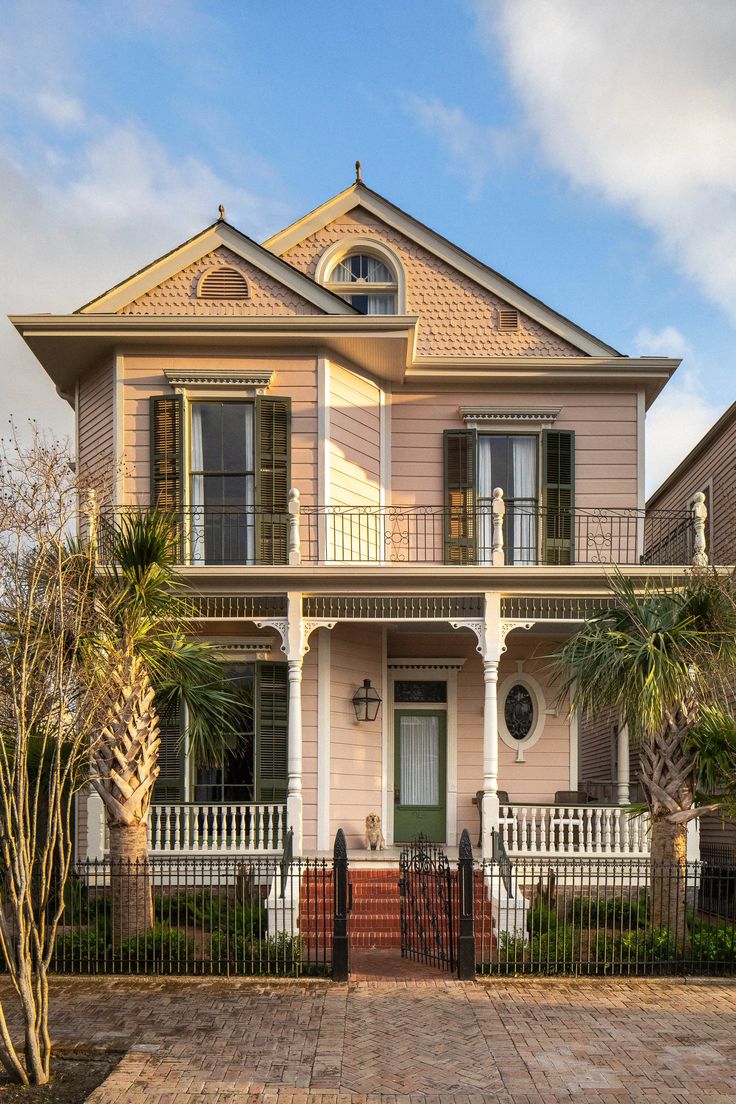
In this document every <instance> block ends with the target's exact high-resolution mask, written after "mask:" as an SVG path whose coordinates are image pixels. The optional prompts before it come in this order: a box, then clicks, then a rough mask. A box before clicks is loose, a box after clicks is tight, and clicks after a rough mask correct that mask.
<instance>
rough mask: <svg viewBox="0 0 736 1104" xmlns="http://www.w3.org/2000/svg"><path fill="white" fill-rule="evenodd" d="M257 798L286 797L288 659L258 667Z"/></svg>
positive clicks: (282, 799)
mask: <svg viewBox="0 0 736 1104" xmlns="http://www.w3.org/2000/svg"><path fill="white" fill-rule="evenodd" d="M255 700H256V782H257V795H256V797H257V800H258V801H285V800H286V791H287V787H288V780H289V732H288V721H289V679H288V668H287V665H286V664H285V663H259V664H258V665H257V668H256V697H255Z"/></svg>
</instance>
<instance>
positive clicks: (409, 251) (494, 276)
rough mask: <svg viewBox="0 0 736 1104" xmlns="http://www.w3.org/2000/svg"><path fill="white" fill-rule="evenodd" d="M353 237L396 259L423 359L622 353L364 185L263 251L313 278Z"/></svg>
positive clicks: (267, 244)
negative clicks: (513, 318) (512, 326)
mask: <svg viewBox="0 0 736 1104" xmlns="http://www.w3.org/2000/svg"><path fill="white" fill-rule="evenodd" d="M351 234H355V235H356V236H358V235H360V236H361V237H364V238H365V237H370V236H375V237H376V240H379V239H380V240H381V241H383V242H385V243H386V244H387V245H388V246H389V247H390V248H395V250H396V251H397V253H398V254H399V257H400V261H401V264H402V265H403V266H404V268H405V275H406V285H407V286H406V299H407V302H406V311H407V313H410V314H416V315H418V316H419V319H420V324H419V334H418V345H417V350H416V351H417V353H418V355H420V356H445V357H447V356H460V357H464V356H490V357H496V356H509V355H511V356H532V357H535V356H554V357H558V356H570V357H572V356H574V357H579V356H580V355H581V354H583V355H585V356H592V357H606V358H609V357H611V356H614V357H618V356H620V355H621V354H620V353H618V352H617V351H616V350H615V349H613V348H612V347H611V346H610V345H607V344H605V343H604V342H602V341H600V340H598V338H596V337H594V336H593V335H592V334H590V333H588V332H587V331H586V330H584V329H582V327H580V326H577V325H575V323H573V322H571V321H570V320H569V319H568V318H565V317H564V316H563V315H561V314H559V313H558V312H557V311H555V310H553V309H552V308H550V307H548V306H547V305H546V304H545V303H542V302H541V301H540V300H539V299H536V298H535V297H534V296H533V295H530V294H529V293H528V292H526V291H524V290H523V288H520V287H519V286H518V285H516V284H514V283H513V282H512V281H511V280H507V279H506V278H505V277H504V276H502V275H501V274H500V273H498V272H496V271H495V270H494V269H492V268H489V267H488V265H485V264H483V263H482V262H481V261H479V260H477V259H476V258H475V257H472V256H471V255H470V254H469V253H466V252H465V251H464V250H463V249H461V248H460V247H459V246H456V245H454V244H453V243H452V242H450V241H448V240H447V239H446V238H443V237H442V235H441V234H438V233H436V232H435V231H434V230H431V229H430V228H429V227H427V226H425V225H424V224H423V223H421V222H419V221H418V220H417V219H415V218H413V217H412V216H411V215H408V214H406V212H405V211H402V210H401V209H400V208H399V207H396V205H395V204H393V203H391V202H390V201H389V200H387V199H385V198H384V197H383V196H381V195H379V194H378V193H377V192H374V191H372V189H370V188H368V187H366V186H365V184H364V183H363V182H362V180H359V181H357V182H356V183H355V184H354V185H352V186H351V187H349V188H346V189H345V191H344V192H341V193H340V194H339V195H337V196H335V197H333V199H331V200H329V201H328V202H327V203H324V204H323V205H322V206H321V207H318V208H317V209H316V210H314V211H312V212H311V213H310V214H308V215H305V216H304V217H303V218H301V219H299V220H298V221H297V222H295V223H293V224H292V225H291V226H288V227H286V229H284V230H282V231H280V232H279V233H278V234H275V235H274V236H273V237H271V238H269V239H268V240H267V241H266V242H264V246H265V247H266V248H267V249H269V250H271V251H272V252H273V253H274V254H276V255H277V256H280V257H283V258H284V259H285V260H288V261H289V262H290V263H291V264H293V265H295V266H296V267H299V268H302V269H303V271H305V272H306V273H308V274H309V275H312V276H313V275H314V274H315V272H316V270H317V264H318V259H319V255H320V254H321V253H323V252H324V250H325V249H327V248H328V247H329V245H331V244H334V242H335V241H337V240H339V237H340V235H344V236H349V235H351ZM509 307H510V308H513V309H515V310H516V311H518V313H519V327H518V329H517V330H504V329H499V326H498V321H499V319H498V312H499V310H500V309H503V308H509ZM400 309H401V308H400Z"/></svg>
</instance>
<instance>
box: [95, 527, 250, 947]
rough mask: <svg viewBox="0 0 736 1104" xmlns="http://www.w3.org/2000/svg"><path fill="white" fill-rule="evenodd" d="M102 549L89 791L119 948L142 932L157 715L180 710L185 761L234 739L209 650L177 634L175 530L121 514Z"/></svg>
mask: <svg viewBox="0 0 736 1104" xmlns="http://www.w3.org/2000/svg"><path fill="white" fill-rule="evenodd" d="M107 539H108V556H107V557H106V558H107V559H108V561H109V562H108V565H107V566H106V567H104V568H103V569H102V571H101V573H100V578H99V584H98V588H97V595H96V597H97V604H98V610H99V624H98V626H97V628H96V631H95V634H94V638H93V640H92V641H91V642H90V645H89V656H90V662H89V669H90V671H91V674H92V678H93V679H94V680H95V681H96V682H97V683H98V684H101V685H103V686H104V694H103V698H102V704H101V709H100V718H101V723H100V734H99V738H98V739H97V740H96V742H95V744H94V745H93V748H92V755H91V759H92V762H91V776H90V781H91V783H92V785H93V786H94V788H95V790H96V791H97V793H98V794H99V795H100V797H101V798H102V801H103V802H104V805H105V810H106V814H107V824H108V830H109V835H110V858H111V863H112V868H113V878H112V915H113V924H112V927H113V938H114V939H115V940H122V939H127V938H130V937H131V936H133V935H139V934H141V933H143V932H145V931H146V930H148V929H149V927H150V926H151V923H152V908H151V892H150V883H149V877H148V864H147V858H148V845H147V838H146V828H147V820H148V811H149V808H150V804H151V797H152V794H153V787H154V784H155V782H156V778H157V776H158V773H159V766H158V753H159V744H160V739H159V709H164V708H166V707H167V706H171V705H172V704H174V703H180V702H182V701H183V702H184V703H185V704H186V707H187V738H188V740H189V745H190V748H191V749H192V754H193V758H194V759H195V760H196V761H199V762H216V761H218V759H219V758H220V757H221V756H222V752H223V747H224V736H226V735H227V734H228V733H230V732H231V731H233V730H234V721H235V717H236V711H237V700H236V698H235V696H234V695H233V694H232V693H230V692H229V690H228V689H227V688H226V685H225V683H224V681H223V675H222V665H221V664H220V663H219V661H218V659H217V656H216V652H215V650H214V648H213V647H212V646H211V645H209V644H208V643H206V642H205V641H201V640H195V639H192V638H190V637H188V636H187V634H186V632H185V631H184V629H183V627H182V624H183V623H184V619H185V618H186V617H187V615H190V614H191V599H189V598H188V596H187V591H186V589H185V587H184V585H183V584H182V582H181V581H180V579H179V578H178V577H177V574H176V572H175V570H174V564H175V562H176V551H177V541H178V535H177V527H176V524H175V522H174V521H173V520H172V519H171V518H169V517H168V516H167V515H164V514H161V513H158V512H156V511H153V512H151V513H131V514H125V515H123V516H122V517H121V518H120V519H118V520H117V521H116V522H115V523H114V524H112V525H111V527H110V530H109V532H108V533H107Z"/></svg>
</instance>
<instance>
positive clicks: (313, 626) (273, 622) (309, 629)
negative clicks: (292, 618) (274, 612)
mask: <svg viewBox="0 0 736 1104" xmlns="http://www.w3.org/2000/svg"><path fill="white" fill-rule="evenodd" d="M253 624H254V625H255V626H256V628H258V629H273V630H274V631H275V632H277V633H278V634H279V636H280V637H281V644H280V645H279V651H281V652H283V653H284V655H285V656H286V657H287V659H303V658H304V656H305V655H306V654H307V652H308V651H309V638H310V636H311V635H312V633H313V632H316V630H317V629H334V627H335V625H336V624H337V621H330V620H329V619H328V618H326V617H305V618H303V619H302V621H301V624H300V625H299V626H298V627H297V628H295V629H294V631H290V624H289V619H288V617H264V618H262V619H260V620H258V621H254V622H253ZM292 628H293V626H292Z"/></svg>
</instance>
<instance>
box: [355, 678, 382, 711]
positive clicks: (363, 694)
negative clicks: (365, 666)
mask: <svg viewBox="0 0 736 1104" xmlns="http://www.w3.org/2000/svg"><path fill="white" fill-rule="evenodd" d="M380 705H381V695H380V694H379V693H378V691H377V690H376V688H375V687H374V686H371V680H370V679H363V685H362V686H361V688H360V689H359V690H356V691H355V693H354V694H353V709H354V710H355V719H356V721H375V719H376V717H377V716H378V710H379V707H380Z"/></svg>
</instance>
